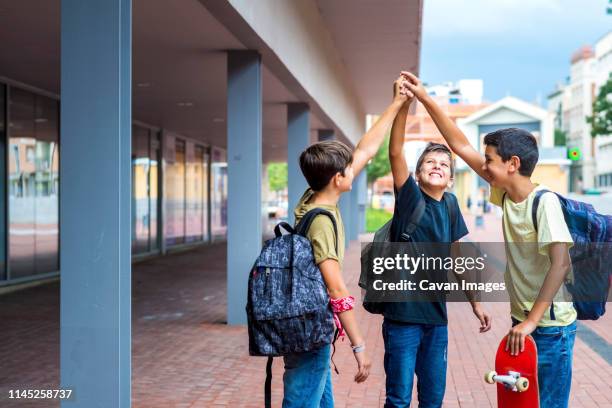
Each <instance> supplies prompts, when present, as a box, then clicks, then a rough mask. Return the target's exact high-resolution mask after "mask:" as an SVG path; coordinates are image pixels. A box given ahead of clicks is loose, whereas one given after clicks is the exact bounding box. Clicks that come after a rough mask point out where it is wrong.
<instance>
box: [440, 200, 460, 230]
mask: <svg viewBox="0 0 612 408" xmlns="http://www.w3.org/2000/svg"><path fill="white" fill-rule="evenodd" d="M442 199H443V200H444V204H446V211H447V212H448V218H450V226H449V227H450V228H449V230H450V233H451V239H452V238H453V236H454V235H453V225H454V223H455V217H457V206H456V205H455V201H454V200H453V195H452V194H451V193H447V192H444V195H443V196H442Z"/></svg>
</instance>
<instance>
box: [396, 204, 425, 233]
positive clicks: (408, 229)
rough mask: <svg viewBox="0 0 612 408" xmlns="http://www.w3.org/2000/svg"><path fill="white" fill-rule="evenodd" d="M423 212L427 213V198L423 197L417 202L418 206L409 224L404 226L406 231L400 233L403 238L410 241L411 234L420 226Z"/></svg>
mask: <svg viewBox="0 0 612 408" xmlns="http://www.w3.org/2000/svg"><path fill="white" fill-rule="evenodd" d="M423 214H425V199H424V198H421V199H420V200H419V202H418V203H417V206H416V208H415V209H414V211H413V212H412V214H411V215H410V219H409V220H408V224H407V225H406V227H405V228H404V231H403V232H402V234H401V235H400V238H401V239H404V240H406V241H410V235H411V234H412V233H413V232H414V230H415V229H416V228H417V227H418V226H419V222H420V221H421V218H423Z"/></svg>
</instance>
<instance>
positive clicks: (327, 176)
mask: <svg viewBox="0 0 612 408" xmlns="http://www.w3.org/2000/svg"><path fill="white" fill-rule="evenodd" d="M352 162H353V152H352V151H351V149H350V148H349V147H348V146H347V145H345V144H344V143H342V142H339V141H337V140H327V141H324V142H318V143H315V144H313V145H311V146H309V147H308V148H307V149H306V150H304V151H303V152H302V154H301V155H300V169H302V174H304V177H305V178H306V181H307V182H308V185H309V186H310V188H312V189H313V190H314V191H320V190H323V189H324V188H325V186H327V184H329V181H330V180H331V179H332V177H334V175H335V174H336V173H338V172H339V173H340V174H342V175H343V176H344V170H345V169H346V168H347V167H348V165H349V164H351V163H352Z"/></svg>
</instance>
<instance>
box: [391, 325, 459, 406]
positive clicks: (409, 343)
mask: <svg viewBox="0 0 612 408" xmlns="http://www.w3.org/2000/svg"><path fill="white" fill-rule="evenodd" d="M383 339H384V341H385V374H386V375H387V381H386V388H387V400H386V401H385V408H390V407H409V406H410V400H411V399H412V384H413V381H414V375H415V374H416V376H417V392H418V399H419V408H434V407H436V408H438V407H441V406H442V400H443V399H444V391H445V390H446V363H447V361H446V360H447V359H446V351H447V347H448V327H447V326H445V325H430V324H411V323H401V322H396V321H392V320H389V319H385V320H384V322H383Z"/></svg>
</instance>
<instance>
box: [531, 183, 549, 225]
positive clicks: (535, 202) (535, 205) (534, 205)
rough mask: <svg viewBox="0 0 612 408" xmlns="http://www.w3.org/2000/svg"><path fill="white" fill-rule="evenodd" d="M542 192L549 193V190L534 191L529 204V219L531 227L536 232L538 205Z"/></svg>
mask: <svg viewBox="0 0 612 408" xmlns="http://www.w3.org/2000/svg"><path fill="white" fill-rule="evenodd" d="M544 193H550V190H538V191H536V193H535V197H534V198H533V203H532V205H531V221H532V222H533V228H535V230H536V232H537V231H538V206H539V205H540V199H541V198H542V194H544Z"/></svg>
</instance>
